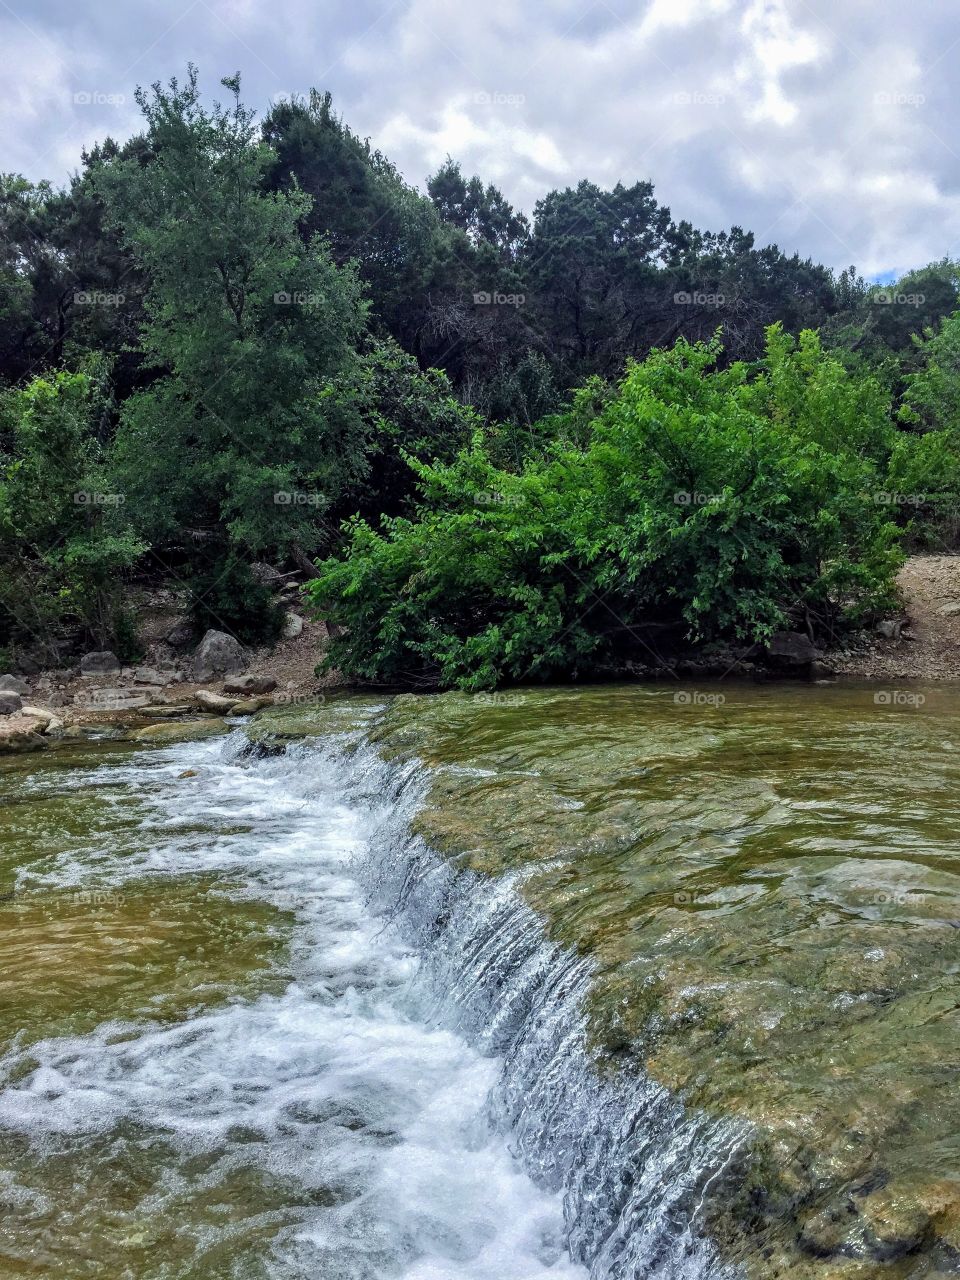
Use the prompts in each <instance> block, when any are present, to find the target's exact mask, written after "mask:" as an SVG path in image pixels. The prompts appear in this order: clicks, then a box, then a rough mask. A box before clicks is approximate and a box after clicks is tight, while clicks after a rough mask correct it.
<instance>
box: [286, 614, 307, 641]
mask: <svg viewBox="0 0 960 1280" xmlns="http://www.w3.org/2000/svg"><path fill="white" fill-rule="evenodd" d="M302 630H303V619H302V618H301V617H300V615H299V613H288V614H286V615H285V617H284V619H283V638H284V640H296V638H297V636H298V635H299V634H300V632H301V631H302Z"/></svg>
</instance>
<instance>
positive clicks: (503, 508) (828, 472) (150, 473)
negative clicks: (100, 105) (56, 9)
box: [0, 69, 960, 685]
mask: <svg viewBox="0 0 960 1280" xmlns="http://www.w3.org/2000/svg"><path fill="white" fill-rule="evenodd" d="M223 84H224V87H225V89H226V91H227V95H228V99H227V105H226V106H220V105H217V104H214V105H213V106H212V107H207V106H205V105H204V102H203V99H202V97H201V94H200V91H199V87H198V82H197V77H196V74H195V72H194V71H193V70H192V69H191V70H190V73H189V75H188V77H187V80H186V82H185V83H177V82H176V81H172V82H171V83H170V84H169V85H168V86H160V85H154V86H153V89H152V91H149V92H142V93H140V94H139V95H138V100H139V103H140V106H141V109H142V112H143V117H144V127H143V132H142V133H141V134H140V135H139V136H137V137H134V138H132V139H130V140H129V141H128V142H126V143H124V144H122V145H120V144H117V143H116V142H114V141H112V140H111V139H106V140H105V141H104V142H103V143H102V144H100V145H98V146H97V147H95V148H94V149H92V150H91V151H90V152H89V153H87V154H86V155H85V156H84V158H83V165H82V168H81V170H80V171H79V172H78V173H77V174H75V175H74V176H73V178H72V179H71V180H70V182H69V183H68V184H67V186H66V187H65V188H64V189H62V190H58V189H56V188H54V187H52V186H51V185H50V184H47V183H39V184H33V183H30V182H28V181H26V180H25V179H24V178H22V177H19V176H17V175H4V176H2V177H0V648H5V649H13V650H14V651H15V656H16V655H20V656H22V658H23V660H28V658H29V656H30V655H32V656H33V659H34V660H39V661H48V660H52V659H53V658H55V657H56V656H57V654H58V653H60V652H68V651H70V650H71V649H72V650H73V651H75V650H76V648H77V647H78V646H79V645H81V644H85V643H90V642H95V643H97V644H110V645H113V646H114V647H117V648H120V649H123V650H124V651H125V652H131V653H132V652H133V651H134V649H135V641H134V639H133V619H132V618H131V616H130V608H129V604H128V601H129V592H128V591H127V589H126V588H127V586H128V584H129V583H130V582H131V581H132V580H133V579H137V580H138V581H140V582H141V583H144V584H151V583H161V582H168V583H170V582H172V583H175V584H177V585H178V587H179V588H180V589H181V590H184V591H186V592H187V593H188V595H189V598H190V600H191V602H192V609H193V614H194V617H195V620H196V624H197V626H198V628H200V627H205V626H208V625H214V626H220V627H225V628H226V629H228V630H230V631H232V632H234V633H235V634H237V635H238V636H240V637H241V638H242V639H244V640H254V639H265V638H269V637H270V636H272V635H274V634H275V633H276V629H277V627H278V625H279V622H280V617H279V614H278V611H277V608H276V605H275V601H274V597H273V595H272V593H271V591H270V590H269V588H268V587H267V586H265V585H264V580H263V575H262V573H259V572H255V569H257V566H258V565H259V562H262V561H266V562H268V564H271V565H275V566H277V567H279V568H281V569H288V568H290V567H293V568H296V569H298V570H299V571H300V572H301V573H303V572H308V571H312V568H311V566H312V562H313V561H314V560H315V559H316V558H317V557H320V558H321V559H322V568H321V571H320V577H319V579H318V580H317V583H316V585H315V586H314V587H313V588H312V598H313V601H314V604H315V606H316V607H317V608H318V609H319V610H320V611H322V612H323V613H325V614H326V615H328V616H329V617H330V619H331V620H332V621H337V622H339V623H340V624H341V626H342V627H344V628H345V629H346V630H345V632H344V633H343V634H341V635H340V636H339V637H338V638H337V640H336V642H335V644H334V647H333V650H332V657H333V660H334V661H336V662H339V663H341V664H342V665H343V667H344V669H345V670H346V671H348V672H349V673H351V674H353V675H355V676H358V677H365V678H370V679H376V680H403V679H416V680H426V681H435V682H440V683H450V682H460V683H467V684H484V685H485V684H489V683H490V682H491V681H495V680H499V679H517V678H521V677H541V676H546V675H549V674H560V673H572V672H584V671H591V670H601V669H607V668H609V667H619V668H621V669H622V668H623V667H624V666H625V665H628V664H629V663H630V662H641V661H644V659H645V656H646V655H647V652H648V650H649V649H650V647H651V645H652V644H653V642H654V641H655V640H657V638H658V637H659V638H665V637H678V636H680V635H683V634H685V635H688V636H690V637H693V638H699V639H705V638H708V637H723V638H726V639H728V640H733V641H736V642H742V643H748V642H749V641H751V640H752V639H755V638H762V637H763V636H764V635H765V634H767V633H769V631H770V629H771V628H772V627H775V626H779V625H781V624H782V623H784V622H785V621H790V622H793V623H796V624H797V625H802V626H805V627H807V628H809V629H810V630H811V631H813V632H814V633H817V632H821V633H823V632H827V631H829V630H831V629H832V628H834V627H836V626H837V625H840V624H842V622H843V621H844V620H845V619H854V620H856V619H859V618H865V617H868V616H870V615H871V614H872V613H875V612H876V611H877V610H879V609H881V608H884V607H887V605H888V603H889V600H890V591H891V574H892V571H893V568H894V566H895V564H896V559H897V552H896V549H895V548H896V543H897V541H898V540H899V541H900V542H901V543H903V544H905V545H909V544H910V543H911V542H912V543H913V544H915V545H926V546H936V547H942V546H944V545H946V546H950V547H953V546H955V544H956V539H957V537H958V533H960V506H958V493H960V460H958V458H960V454H958V443H960V435H958V432H960V312H958V310H957V307H958V296H960V293H958V290H960V270H958V267H957V265H956V264H954V263H952V262H950V261H949V260H946V259H945V260H943V261H941V262H936V263H931V264H930V265H929V266H926V267H923V268H921V269H918V270H917V271H914V272H912V273H910V274H909V275H908V276H905V277H904V278H903V279H901V280H900V281H898V282H896V283H895V284H890V285H880V284H867V283H866V282H864V281H863V280H862V279H860V278H859V277H858V276H857V274H856V272H855V271H854V270H853V268H851V269H849V270H847V271H844V272H842V273H840V274H839V275H835V274H834V273H832V272H831V271H829V270H827V269H826V268H824V267H822V266H819V265H817V264H816V263H813V262H811V261H809V260H804V259H801V258H800V257H799V256H796V255H794V256H788V255H786V254H784V253H782V252H781V251H780V250H779V249H778V248H777V247H776V246H759V247H758V246H757V245H756V244H755V242H754V238H753V236H752V235H751V234H750V233H749V232H747V231H745V230H743V229H742V228H739V227H733V228H731V229H729V230H726V231H721V232H716V233H714V232H704V231H699V230H697V229H695V228H694V227H692V226H691V225H690V224H689V223H688V222H684V221H677V220H676V219H675V218H674V217H673V215H672V214H671V211H670V210H669V209H667V208H666V207H664V206H663V205H661V204H660V203H659V202H658V200H657V199H656V195H655V191H654V188H653V186H652V185H651V184H650V183H649V182H646V181H638V182H635V183H633V184H632V185H617V186H616V187H615V188H613V189H612V190H603V189H601V188H600V187H598V186H597V185H596V184H593V183H590V182H587V181H583V182H580V183H579V184H577V185H576V186H573V187H570V188H567V189H564V190H557V191H552V192H548V193H547V194H546V195H544V197H543V198H542V199H541V200H540V201H539V202H538V203H537V204H536V206H535V208H534V209H533V210H532V213H531V215H530V217H529V218H528V217H527V216H525V215H524V214H522V213H520V212H519V211H517V210H515V209H514V208H513V207H512V206H511V204H510V202H509V201H508V200H507V199H506V198H505V196H504V195H503V193H502V192H500V191H499V190H498V189H497V188H496V187H495V186H492V185H491V184H489V183H485V182H483V181H482V180H481V179H480V178H478V177H475V176H467V175H465V174H464V173H463V172H462V171H461V168H460V166H459V165H458V164H457V163H456V161H455V160H454V159H448V160H447V161H446V162H445V163H444V164H443V165H442V166H441V167H440V169H439V170H438V172H437V173H436V174H434V175H433V176H432V177H431V178H430V179H429V181H428V182H427V184H426V190H425V191H423V192H421V191H419V190H418V189H416V188H415V187H413V186H411V185H410V184H409V183H407V182H406V181H405V180H404V179H403V177H402V176H401V175H400V174H399V173H398V171H397V170H396V168H395V167H394V166H393V165H392V164H391V163H390V161H389V160H388V159H387V158H386V157H385V156H383V155H382V154H381V153H380V152H379V151H377V150H375V149H374V148H373V147H372V146H371V145H370V143H369V142H368V141H365V140H362V139H360V138H358V137H357V136H356V135H355V134H354V133H353V132H352V131H351V130H350V129H349V127H348V126H347V125H346V124H345V123H344V122H343V121H342V120H341V119H340V118H339V117H338V116H337V115H336V113H335V111H334V109H333V104H332V101H331V99H330V96H329V94H323V93H319V92H315V91H314V92H311V93H310V94H309V95H308V96H307V97H306V98H302V99H301V98H295V99H293V100H290V101H284V102H280V103H278V104H276V105H275V106H274V107H273V108H272V109H271V111H270V112H269V113H268V114H267V116H266V118H265V119H264V120H263V121H262V122H261V123H259V124H258V123H257V121H256V120H255V118H254V116H253V114H252V113H251V112H250V111H249V110H247V109H246V108H245V107H244V106H243V105H242V104H241V101H240V92H239V83H238V81H237V80H236V79H235V78H234V79H228V80H225V81H224V82H223ZM790 334H801V335H802V336H801V337H800V338H799V339H796V340H795V339H793V338H790V337H789V336H787V335H790ZM818 334H819V337H818V336H817V335H818ZM683 493H688V494H690V495H692V496H691V497H690V500H689V501H688V502H684V501H683V500H682V499H681V498H678V497H677V495H678V494H683ZM77 494H81V495H82V494H89V495H96V496H94V497H90V498H89V499H88V498H83V497H80V498H78V497H76V495H77ZM704 495H706V496H705V497H704ZM260 568H262V565H260Z"/></svg>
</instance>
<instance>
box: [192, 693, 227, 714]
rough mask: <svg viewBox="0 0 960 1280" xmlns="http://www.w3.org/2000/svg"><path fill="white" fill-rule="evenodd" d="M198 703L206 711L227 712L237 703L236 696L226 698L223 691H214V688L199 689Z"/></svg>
mask: <svg viewBox="0 0 960 1280" xmlns="http://www.w3.org/2000/svg"><path fill="white" fill-rule="evenodd" d="M196 699H197V705H198V706H200V707H202V708H203V710H204V711H217V712H226V711H229V710H230V708H231V707H233V706H234V705H235V704H236V701H237V700H236V698H225V697H224V696H223V694H222V693H214V692H213V690H212V689H199V690H198V691H197V694H196Z"/></svg>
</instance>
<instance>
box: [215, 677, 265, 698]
mask: <svg viewBox="0 0 960 1280" xmlns="http://www.w3.org/2000/svg"><path fill="white" fill-rule="evenodd" d="M276 687H277V682H276V680H275V679H274V677H273V676H231V677H230V679H229V680H224V682H223V691H224V693H242V694H244V695H252V696H254V697H256V696H257V695H258V694H261V693H271V692H272V691H273V690H274V689H275V688H276Z"/></svg>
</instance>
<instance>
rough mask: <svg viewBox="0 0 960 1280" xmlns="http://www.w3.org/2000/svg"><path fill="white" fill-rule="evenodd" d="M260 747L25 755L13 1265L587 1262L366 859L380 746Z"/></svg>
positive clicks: (8, 1019) (466, 1276)
mask: <svg viewBox="0 0 960 1280" xmlns="http://www.w3.org/2000/svg"><path fill="white" fill-rule="evenodd" d="M242 746H243V742H242V740H241V737H240V735H239V734H237V735H234V736H233V737H232V738H231V739H229V740H218V741H216V742H208V743H201V744H190V745H182V746H176V747H172V748H169V749H165V750H161V751H139V752H137V751H133V750H130V749H129V748H120V747H116V748H112V749H111V750H110V751H109V752H105V750H104V749H103V748H100V749H94V750H87V751H86V752H79V753H77V752H75V753H73V755H72V756H68V755H60V756H58V757H54V756H53V755H51V756H49V757H44V759H43V761H42V763H39V762H38V761H36V760H34V761H33V762H32V763H30V764H27V763H26V762H16V763H13V762H10V763H9V764H8V767H7V769H6V771H5V774H4V777H3V779H2V785H3V788H4V797H5V804H4V805H3V807H2V810H0V811H2V814H3V822H2V823H0V830H2V832H3V835H4V837H5V839H4V846H3V847H4V855H5V858H6V862H5V864H4V867H3V869H4V871H5V872H6V874H7V881H8V883H10V882H11V881H12V884H13V886H14V892H13V896H12V897H9V898H8V899H6V900H5V901H4V902H3V903H2V908H3V911H4V916H5V918H4V919H3V921H2V925H3V936H4V942H3V948H2V949H3V955H2V963H3V970H4V973H5V975H6V977H5V979H4V983H5V994H6V996H7V997H8V999H7V1000H6V1001H5V1003H4V1013H3V1016H2V1022H0V1034H2V1037H3V1043H4V1050H5V1051H4V1054H3V1057H2V1058H0V1078H2V1083H3V1089H2V1093H0V1207H2V1213H3V1223H2V1234H0V1273H2V1274H3V1275H4V1276H27V1275H43V1276H62V1277H75V1276H76V1277H79V1276H98V1277H100V1276H110V1277H114V1276H115V1277H128V1276H129V1277H137V1278H138V1280H139V1278H140V1277H148V1276H149V1277H188V1276H189V1277H193V1276H196V1277H201V1276H202V1277H220V1276H223V1277H227V1276H230V1277H233V1276H237V1277H254V1276H270V1277H301V1276H303V1277H307V1276H309V1277H312V1278H313V1277H323V1280H348V1278H349V1280H360V1278H361V1277H363V1278H364V1280H366V1278H367V1277H370V1278H371V1280H372V1278H373V1277H377V1278H379V1277H384V1278H386V1277H404V1278H405V1280H451V1278H452V1277H462V1280H548V1278H549V1280H574V1278H575V1277H580V1276H583V1275H585V1271H584V1270H583V1269H582V1268H581V1267H580V1266H577V1265H575V1264H573V1263H572V1262H571V1261H570V1260H569V1254H568V1251H567V1249H566V1245H565V1230H564V1222H563V1213H562V1207H561V1203H560V1197H559V1195H558V1194H557V1192H556V1191H555V1190H549V1189H545V1188H544V1187H543V1186H542V1185H540V1186H538V1185H535V1183H534V1181H532V1180H531V1178H530V1177H529V1176H528V1175H527V1174H526V1173H525V1172H524V1170H523V1168H522V1167H521V1165H520V1163H519V1162H518V1160H517V1159H516V1158H515V1157H514V1155H512V1154H511V1151H510V1149H509V1139H508V1137H507V1136H506V1135H505V1134H504V1133H503V1132H502V1131H500V1130H499V1129H498V1127H497V1126H496V1125H495V1124H494V1123H492V1122H491V1115H492V1112H491V1105H490V1097H491V1090H493V1088H494V1086H495V1085H496V1082H497V1079H498V1075H499V1070H500V1066H501V1064H500V1063H499V1062H498V1060H497V1058H496V1057H495V1056H489V1055H484V1054H482V1053H481V1052H478V1050H477V1048H475V1047H472V1046H471V1045H470V1044H469V1043H468V1042H467V1040H466V1039H465V1037H464V1036H463V1035H461V1034H458V1032H457V1031H456V1030H451V1029H449V1027H447V1026H445V1025H444V1023H443V1020H442V1019H441V1018H440V1017H438V1014H437V1004H436V992H435V990H434V989H433V988H432V986H431V983H430V982H429V981H427V980H426V979H425V976H424V974H423V968H424V966H423V962H422V959H421V958H420V957H419V956H418V954H417V953H416V952H415V951H414V950H413V949H412V948H411V947H410V946H409V945H408V944H407V943H406V942H405V941H404V940H403V939H402V938H401V936H400V934H399V932H398V930H397V929H396V928H395V927H392V926H391V925H390V924H389V923H388V921H387V920H386V919H385V918H384V916H382V915H381V914H378V910H377V907H376V904H375V903H372V902H371V889H370V885H369V883H367V884H365V883H362V882H361V878H360V873H361V872H362V871H363V870H364V868H365V867H366V870H367V872H369V870H370V867H371V866H372V865H373V863H374V862H375V861H376V857H375V851H373V850H372V849H371V848H370V842H371V841H376V840H377V839H382V838H383V833H384V827H383V823H384V818H385V816H386V814H387V812H388V811H389V809H390V806H391V798H390V797H387V796H385V795H384V794H383V790H382V787H383V778H382V777H381V776H380V775H379V774H378V773H377V770H376V766H375V764H374V763H373V762H370V764H369V772H368V774H367V775H366V776H365V775H364V773H363V770H362V768H360V767H359V765H358V761H357V760H356V759H352V760H351V759H347V758H344V757H341V756H340V755H339V754H338V752H337V751H336V750H334V749H329V748H324V747H321V746H317V745H314V746H302V747H294V748H292V749H291V751H290V753H289V754H288V755H285V756H277V757H273V758H270V759H252V758H250V757H249V756H248V755H244V754H243V751H242ZM187 770H193V771H195V776H193V777H189V778H180V777H179V776H178V775H180V774H182V773H183V772H184V771H187ZM13 974H15V975H16V977H15V979H12V978H11V975H13Z"/></svg>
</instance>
